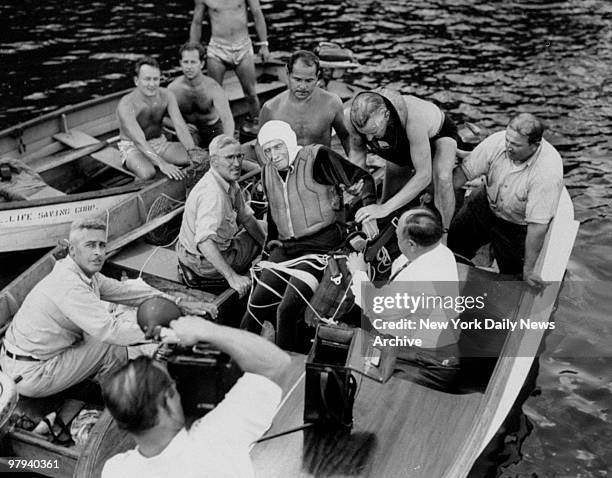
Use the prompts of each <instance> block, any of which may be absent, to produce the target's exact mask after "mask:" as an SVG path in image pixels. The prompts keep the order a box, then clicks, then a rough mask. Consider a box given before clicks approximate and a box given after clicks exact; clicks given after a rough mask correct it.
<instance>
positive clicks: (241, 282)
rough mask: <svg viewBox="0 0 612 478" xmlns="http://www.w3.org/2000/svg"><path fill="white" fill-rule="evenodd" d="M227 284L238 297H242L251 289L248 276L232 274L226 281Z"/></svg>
mask: <svg viewBox="0 0 612 478" xmlns="http://www.w3.org/2000/svg"><path fill="white" fill-rule="evenodd" d="M227 282H228V283H229V286H230V287H231V288H232V289H234V290H235V291H236V292H238V295H239V296H240V297H244V296H245V295H246V294H247V293H248V292H249V290H250V289H251V278H250V277H248V276H241V275H238V274H234V275H232V276H231V277H230V278H228V279H227Z"/></svg>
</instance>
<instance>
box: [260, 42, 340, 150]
mask: <svg viewBox="0 0 612 478" xmlns="http://www.w3.org/2000/svg"><path fill="white" fill-rule="evenodd" d="M319 71H320V70H319V58H318V57H317V55H315V54H314V53H312V52H310V51H306V50H299V51H296V52H295V53H294V54H293V55H291V58H290V59H289V63H288V64H287V77H288V79H289V89H288V90H286V91H283V92H282V93H280V94H279V95H277V96H275V97H274V98H272V99H271V100H269V101H267V102H266V103H265V104H264V105H263V107H262V108H261V113H260V114H259V124H260V125H263V124H264V123H265V122H266V121H270V120H281V121H285V122H287V123H289V124H290V125H291V129H293V131H295V133H296V134H297V142H298V144H299V145H300V146H306V145H308V144H322V145H324V146H327V147H331V137H332V135H331V133H332V128H334V130H335V131H336V134H337V135H338V138H339V139H340V141H341V142H342V147H343V148H344V151H345V152H346V154H348V153H349V148H350V144H349V134H348V130H347V129H346V125H345V124H344V111H343V106H342V100H341V99H340V97H339V96H338V95H336V94H334V93H330V92H328V91H325V90H324V89H322V88H319V87H318V86H317V79H318V78H319Z"/></svg>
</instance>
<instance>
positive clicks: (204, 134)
mask: <svg viewBox="0 0 612 478" xmlns="http://www.w3.org/2000/svg"><path fill="white" fill-rule="evenodd" d="M220 134H223V122H222V121H221V118H219V119H218V120H217V121H216V122H215V123H213V124H209V125H200V126H198V132H197V133H195V134H193V141H194V143H195V144H196V145H197V146H199V147H200V148H208V145H209V144H210V142H211V141H212V140H213V139H214V138H215V137H216V136H219V135H220Z"/></svg>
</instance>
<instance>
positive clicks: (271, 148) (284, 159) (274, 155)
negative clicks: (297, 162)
mask: <svg viewBox="0 0 612 478" xmlns="http://www.w3.org/2000/svg"><path fill="white" fill-rule="evenodd" d="M261 149H262V150H263V154H264V156H265V158H266V161H271V162H272V165H273V166H274V167H275V168H276V169H278V170H279V171H284V170H285V169H287V168H288V167H289V150H288V149H287V145H286V144H285V142H284V141H283V140H281V139H273V140H272V141H268V142H267V143H264V144H263V145H262V146H261Z"/></svg>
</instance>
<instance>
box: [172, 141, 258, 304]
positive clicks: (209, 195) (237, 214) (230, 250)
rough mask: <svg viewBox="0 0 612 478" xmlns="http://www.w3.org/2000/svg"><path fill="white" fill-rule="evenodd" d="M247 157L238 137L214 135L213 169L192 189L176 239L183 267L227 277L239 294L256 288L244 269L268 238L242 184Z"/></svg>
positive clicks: (208, 277)
mask: <svg viewBox="0 0 612 478" xmlns="http://www.w3.org/2000/svg"><path fill="white" fill-rule="evenodd" d="M243 158H244V154H243V153H242V150H241V146H240V143H239V142H238V141H236V140H235V139H234V138H233V137H231V136H228V135H225V134H222V135H219V136H217V137H216V138H215V139H213V141H212V142H211V143H210V169H209V170H208V171H207V172H206V174H204V176H203V177H202V179H200V181H198V183H197V184H196V185H195V187H194V188H193V189H192V190H191V192H190V193H189V197H188V198H187V202H186V203H185V212H184V214H183V220H182V223H181V230H180V233H179V238H178V242H177V244H176V252H177V256H178V260H179V263H180V265H181V267H182V268H183V271H184V270H185V268H186V269H188V273H189V272H191V273H193V274H195V275H196V276H198V277H199V278H202V279H204V280H205V281H206V280H210V281H218V280H222V279H225V280H226V281H227V283H228V284H229V286H230V287H231V288H232V289H234V290H236V291H237V292H238V294H239V295H240V296H244V295H245V294H246V293H247V292H248V291H249V289H250V287H251V279H250V277H249V276H248V275H245V273H246V272H248V270H249V268H250V267H251V263H252V262H253V259H255V257H257V255H258V254H259V253H260V252H261V248H262V247H263V244H264V240H265V230H264V228H263V227H262V224H260V223H259V222H258V221H257V219H255V216H254V214H253V210H252V209H251V208H250V207H249V206H248V205H247V204H246V203H245V201H244V198H243V197H242V194H241V192H240V186H239V185H238V183H237V179H238V178H239V177H240V172H241V169H242V160H243ZM262 223H263V221H262ZM183 273H184V272H183Z"/></svg>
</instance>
